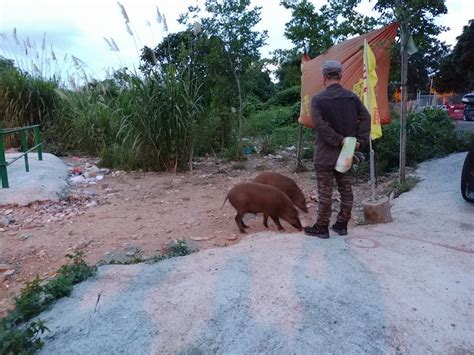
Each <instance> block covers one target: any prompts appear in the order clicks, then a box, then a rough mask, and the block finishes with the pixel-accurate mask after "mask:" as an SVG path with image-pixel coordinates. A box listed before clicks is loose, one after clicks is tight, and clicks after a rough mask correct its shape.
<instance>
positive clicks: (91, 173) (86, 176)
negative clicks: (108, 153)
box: [84, 171, 97, 179]
mask: <svg viewBox="0 0 474 355" xmlns="http://www.w3.org/2000/svg"><path fill="white" fill-rule="evenodd" d="M96 176H97V174H96V173H94V172H90V171H88V172H87V173H85V174H84V177H85V178H86V179H91V178H95V177H96Z"/></svg>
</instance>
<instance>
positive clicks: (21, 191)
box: [0, 153, 68, 206]
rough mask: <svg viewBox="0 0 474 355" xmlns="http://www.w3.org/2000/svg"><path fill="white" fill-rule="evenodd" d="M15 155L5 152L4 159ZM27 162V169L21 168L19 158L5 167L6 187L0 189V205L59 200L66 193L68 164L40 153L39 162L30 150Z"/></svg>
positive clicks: (23, 166) (21, 162) (22, 204)
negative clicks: (7, 184)
mask: <svg viewBox="0 0 474 355" xmlns="http://www.w3.org/2000/svg"><path fill="white" fill-rule="evenodd" d="M18 155H19V154H18V153H11V154H6V160H7V161H11V160H13V159H14V158H15V157H17V156H18ZM28 161H29V166H30V171H29V172H26V171H25V163H24V160H23V158H21V159H19V160H17V161H16V162H15V163H13V164H12V165H9V166H8V167H7V169H8V180H9V184H10V188H8V189H2V188H0V206H1V205H10V204H13V205H20V206H26V205H28V204H30V203H32V202H35V201H46V200H51V201H59V200H60V199H61V198H63V197H64V196H65V195H66V194H67V189H68V185H67V177H68V167H67V166H66V164H64V163H63V162H62V161H61V159H59V158H57V157H56V156H54V155H52V154H48V153H43V160H42V161H39V160H38V155H37V154H36V153H30V154H28ZM0 186H1V185H0Z"/></svg>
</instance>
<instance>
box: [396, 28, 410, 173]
mask: <svg viewBox="0 0 474 355" xmlns="http://www.w3.org/2000/svg"><path fill="white" fill-rule="evenodd" d="M400 42H401V81H402V102H401V107H400V160H399V165H400V166H399V175H398V180H399V181H400V182H404V181H405V166H406V156H407V152H406V140H407V123H406V115H407V80H408V52H407V42H408V25H407V23H406V20H405V19H403V21H402V22H401V24H400Z"/></svg>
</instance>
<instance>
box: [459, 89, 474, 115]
mask: <svg viewBox="0 0 474 355" xmlns="http://www.w3.org/2000/svg"><path fill="white" fill-rule="evenodd" d="M461 101H462V103H463V104H464V112H463V118H464V120H465V121H473V120H474V93H473V94H467V95H464V96H463V97H462V99H461Z"/></svg>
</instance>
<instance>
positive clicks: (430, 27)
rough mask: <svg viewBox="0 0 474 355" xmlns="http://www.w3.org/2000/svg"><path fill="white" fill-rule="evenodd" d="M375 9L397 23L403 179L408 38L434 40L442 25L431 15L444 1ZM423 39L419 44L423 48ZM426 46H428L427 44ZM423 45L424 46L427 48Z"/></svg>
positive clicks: (398, 0)
mask: <svg viewBox="0 0 474 355" xmlns="http://www.w3.org/2000/svg"><path fill="white" fill-rule="evenodd" d="M375 9H376V10H378V11H379V12H381V14H382V16H381V18H382V19H387V20H389V21H393V20H396V21H398V22H399V23H400V73H401V74H400V79H401V86H402V103H401V108H400V162H399V166H400V170H399V180H400V182H403V181H405V166H406V113H407V98H408V90H407V83H408V50H407V47H408V41H409V38H410V30H411V32H413V33H415V35H416V34H418V35H419V36H420V37H419V38H421V39H423V41H424V43H425V44H429V43H432V42H433V38H432V37H433V36H436V35H438V34H439V33H440V32H441V31H443V30H444V27H442V26H438V25H436V24H435V23H434V18H435V17H436V16H439V15H441V14H445V13H446V12H447V9H446V5H445V3H444V1H443V0H416V1H415V0H413V1H404V0H378V1H377V3H376V5H375ZM417 30H418V33H417ZM423 41H422V42H421V43H419V46H420V47H421V48H423ZM426 47H428V48H429V46H428V45H426ZM426 47H425V48H426Z"/></svg>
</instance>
